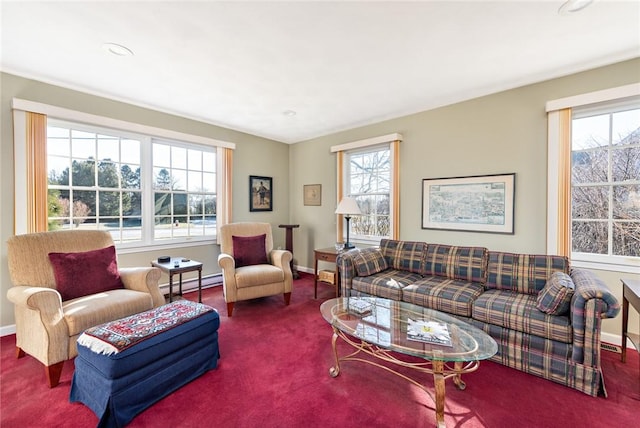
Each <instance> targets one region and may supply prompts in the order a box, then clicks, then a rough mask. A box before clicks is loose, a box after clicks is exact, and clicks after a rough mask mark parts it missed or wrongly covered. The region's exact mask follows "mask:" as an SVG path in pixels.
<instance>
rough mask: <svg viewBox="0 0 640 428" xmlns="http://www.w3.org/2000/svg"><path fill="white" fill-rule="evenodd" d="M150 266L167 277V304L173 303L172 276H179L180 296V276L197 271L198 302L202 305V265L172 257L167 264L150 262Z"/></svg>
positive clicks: (155, 261)
mask: <svg viewBox="0 0 640 428" xmlns="http://www.w3.org/2000/svg"><path fill="white" fill-rule="evenodd" d="M151 266H153V267H157V268H159V269H160V270H161V271H162V272H164V273H166V274H168V275H169V302H173V275H175V274H179V275H180V276H179V285H180V293H179V295H180V296H182V274H183V273H185V272H194V271H198V302H200V303H202V263H200V262H197V261H195V260H188V259H185V258H182V257H172V258H171V261H169V262H167V263H158V261H157V260H152V261H151Z"/></svg>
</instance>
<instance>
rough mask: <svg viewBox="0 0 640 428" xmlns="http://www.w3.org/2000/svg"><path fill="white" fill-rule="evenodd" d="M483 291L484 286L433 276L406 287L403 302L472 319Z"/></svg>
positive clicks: (403, 292) (403, 291)
mask: <svg viewBox="0 0 640 428" xmlns="http://www.w3.org/2000/svg"><path fill="white" fill-rule="evenodd" d="M483 291H484V287H483V286H482V284H478V283H474V282H466V281H459V280H456V279H443V278H442V277H433V276H431V277H427V278H423V279H421V280H419V281H416V282H415V283H413V284H411V285H409V286H407V287H405V288H404V289H403V290H402V300H404V301H405V302H409V303H413V304H416V305H419V306H424V307H427V308H431V309H435V310H438V311H442V312H446V313H448V314H452V315H459V316H462V317H471V314H472V312H471V309H472V307H473V302H474V300H475V299H477V298H478V296H480V294H482V292H483Z"/></svg>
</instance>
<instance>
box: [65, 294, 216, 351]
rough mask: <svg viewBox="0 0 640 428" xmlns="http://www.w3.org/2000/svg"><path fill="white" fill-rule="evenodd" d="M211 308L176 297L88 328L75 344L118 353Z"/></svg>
mask: <svg viewBox="0 0 640 428" xmlns="http://www.w3.org/2000/svg"><path fill="white" fill-rule="evenodd" d="M214 310H215V309H213V308H212V307H210V306H207V305H203V304H201V303H195V302H191V301H189V300H178V301H177V302H173V303H169V304H167V305H164V306H160V307H159V308H155V309H151V310H149V311H146V312H142V313H139V314H135V315H131V316H128V317H126V318H122V319H119V320H116V321H111V322H108V323H105V324H101V325H98V326H95V327H91V328H89V329H87V330H85V331H84V333H82V334H81V335H80V337H79V338H78V344H79V345H82V346H86V347H87V348H89V349H91V350H92V351H93V352H96V353H98V354H105V355H111V354H117V353H118V352H122V351H124V350H125V349H127V348H130V347H132V346H133V345H135V344H137V343H140V342H142V341H143V340H146V339H149V338H151V337H153V336H155V335H158V334H160V333H162V332H164V331H167V330H169V329H172V328H174V327H177V326H179V325H180V324H184V323H185V322H187V321H189V320H192V319H194V318H197V317H199V316H201V315H203V314H205V313H207V312H211V311H214Z"/></svg>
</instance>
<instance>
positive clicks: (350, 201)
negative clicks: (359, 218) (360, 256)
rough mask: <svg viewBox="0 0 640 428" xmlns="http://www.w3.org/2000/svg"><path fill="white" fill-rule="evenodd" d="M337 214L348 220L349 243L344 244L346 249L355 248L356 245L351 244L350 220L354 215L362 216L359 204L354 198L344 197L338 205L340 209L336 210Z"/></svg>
mask: <svg viewBox="0 0 640 428" xmlns="http://www.w3.org/2000/svg"><path fill="white" fill-rule="evenodd" d="M336 214H342V215H343V216H344V218H345V219H346V220H347V242H345V243H344V249H345V250H348V249H350V248H353V247H354V245H351V244H350V243H349V229H350V227H349V220H351V216H352V215H360V214H362V213H361V212H360V207H358V203H357V202H356V200H355V199H354V198H350V197H348V196H347V197H344V198H342V200H341V201H340V203H339V204H338V208H336Z"/></svg>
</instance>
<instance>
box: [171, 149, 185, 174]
mask: <svg viewBox="0 0 640 428" xmlns="http://www.w3.org/2000/svg"><path fill="white" fill-rule="evenodd" d="M171 166H172V167H173V168H182V169H187V149H184V148H182V147H175V146H174V147H171Z"/></svg>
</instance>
